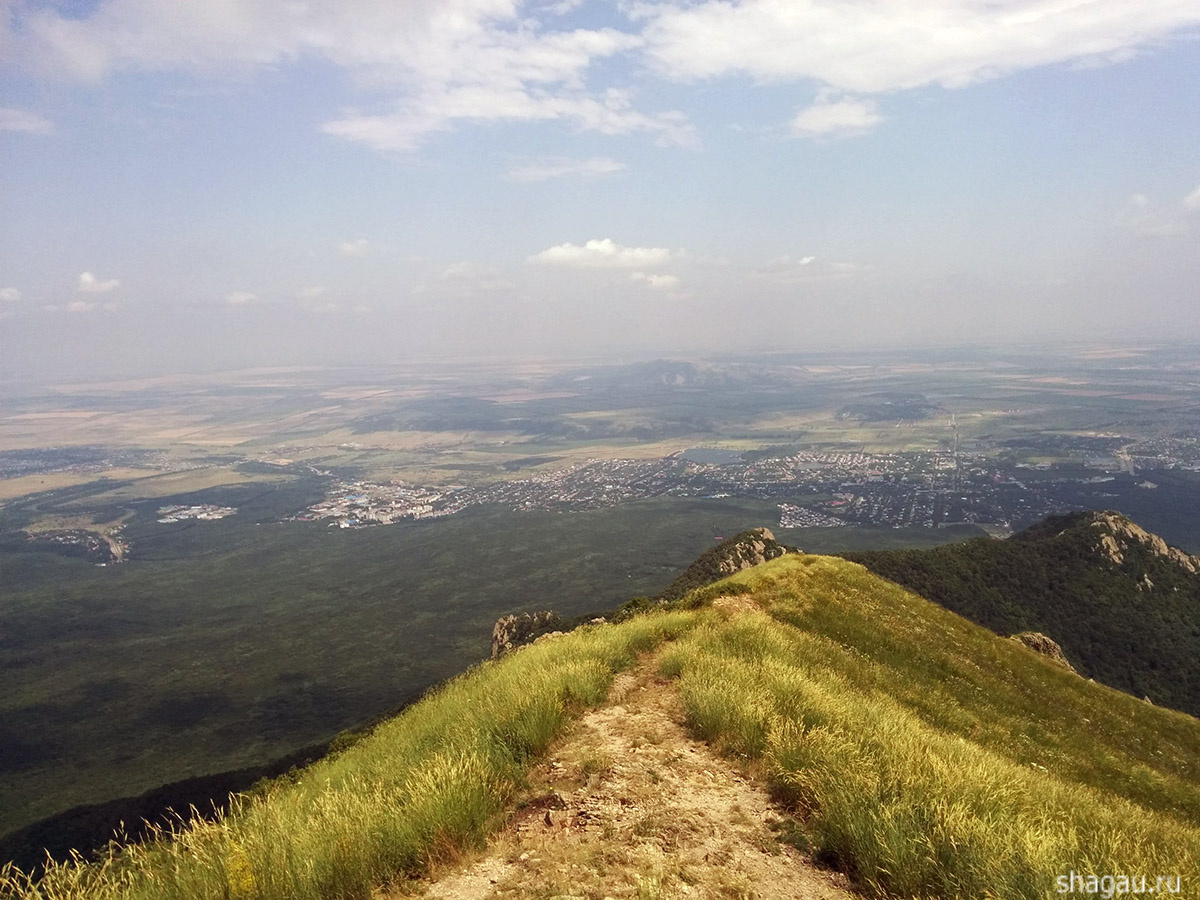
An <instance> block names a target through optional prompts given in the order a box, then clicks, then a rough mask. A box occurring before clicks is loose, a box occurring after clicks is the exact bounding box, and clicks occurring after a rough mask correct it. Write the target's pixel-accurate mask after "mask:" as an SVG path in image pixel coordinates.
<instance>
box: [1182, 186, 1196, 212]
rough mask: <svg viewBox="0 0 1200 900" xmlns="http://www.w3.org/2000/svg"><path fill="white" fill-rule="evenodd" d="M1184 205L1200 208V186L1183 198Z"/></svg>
mask: <svg viewBox="0 0 1200 900" xmlns="http://www.w3.org/2000/svg"><path fill="white" fill-rule="evenodd" d="M1183 205H1184V206H1186V207H1187V208H1188V209H1200V187H1197V188H1196V189H1195V190H1194V191H1192V192H1191V193H1190V194H1188V195H1187V196H1186V197H1184V198H1183Z"/></svg>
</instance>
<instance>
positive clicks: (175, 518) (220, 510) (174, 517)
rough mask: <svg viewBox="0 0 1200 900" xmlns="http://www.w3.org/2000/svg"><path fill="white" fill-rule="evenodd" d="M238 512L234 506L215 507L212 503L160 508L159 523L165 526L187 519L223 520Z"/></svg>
mask: <svg viewBox="0 0 1200 900" xmlns="http://www.w3.org/2000/svg"><path fill="white" fill-rule="evenodd" d="M236 512H237V508H236V507H233V506H214V505H213V504H211V503H197V504H196V505H194V506H160V507H159V508H158V517H159V518H158V521H159V522H162V523H164V524H168V523H170V522H182V521H184V520H185V519H201V520H209V519H223V518H225V517H226V516H232V515H233V514H234V513H236Z"/></svg>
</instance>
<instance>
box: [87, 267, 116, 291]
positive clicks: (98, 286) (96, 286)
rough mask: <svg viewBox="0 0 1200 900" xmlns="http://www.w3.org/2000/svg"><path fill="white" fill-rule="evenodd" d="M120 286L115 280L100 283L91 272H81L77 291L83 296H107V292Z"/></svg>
mask: <svg viewBox="0 0 1200 900" xmlns="http://www.w3.org/2000/svg"><path fill="white" fill-rule="evenodd" d="M120 286H121V282H119V281H117V279H115V278H110V279H108V280H107V281H101V280H100V279H98V278H97V277H96V276H95V275H93V274H92V273H91V272H83V273H82V274H80V276H79V288H78V290H79V291H81V292H82V293H84V294H107V293H108V292H109V291H115V290H116V289H117V288H119V287H120Z"/></svg>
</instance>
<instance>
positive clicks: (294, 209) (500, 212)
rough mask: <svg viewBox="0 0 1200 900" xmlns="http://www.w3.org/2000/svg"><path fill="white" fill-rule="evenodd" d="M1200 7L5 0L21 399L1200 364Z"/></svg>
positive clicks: (9, 376) (13, 366)
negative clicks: (1122, 357)
mask: <svg viewBox="0 0 1200 900" xmlns="http://www.w3.org/2000/svg"><path fill="white" fill-rule="evenodd" d="M1197 37H1200V10H1198V9H1197V7H1196V6H1195V4H1191V3H1186V2H1176V0H1157V2H1150V3H1144V4H1137V5H1132V6H1131V5H1130V4H1127V3H1122V2H1118V0H1101V2H1096V3H1090V4H1086V5H1082V6H1080V5H1069V6H1065V7H1064V6H1062V5H1060V4H1055V3H1052V2H1050V0H1014V2H1008V3H1004V4H980V3H976V2H971V0H944V2H938V3H923V4H907V5H904V6H896V5H889V4H853V5H847V4H839V3H832V2H822V0H813V2H806V3H796V4H779V3H772V2H766V0H743V2H732V0H707V2H700V3H650V2H621V3H616V4H608V3H598V2H580V0H560V2H536V3H534V2H517V0H452V2H443V3H436V4H435V3H426V2H408V3H403V4H394V5H386V6H382V7H381V6H379V5H377V4H373V3H367V2H351V3H339V4H328V3H312V4H302V5H297V4H289V3H286V2H284V0H256V2H247V3H243V4H239V5H236V6H228V5H214V4H207V3H203V2H180V3H174V4H169V5H158V4H145V3H141V2H137V0H61V2H41V0H37V2H35V0H0V155H2V159H3V165H2V166H0V192H2V195H3V198H4V199H3V207H4V215H3V220H2V221H3V223H4V224H3V226H0V379H3V380H5V381H9V382H13V381H21V382H24V381H32V382H39V381H45V380H47V379H54V378H68V379H81V378H88V377H95V378H111V377H122V376H131V375H139V374H150V373H159V372H167V371H174V372H187V371H212V370H219V369H230V368H240V367H245V366H254V365H305V364H312V365H343V364H357V363H366V364H376V363H381V362H389V361H397V360H399V361H404V360H414V361H415V360H423V359H436V358H446V357H472V356H476V355H482V356H489V357H490V356H497V357H530V356H535V357H541V356H552V357H557V358H567V359H571V358H588V357H597V356H629V357H634V358H648V357H653V356H664V355H686V354H712V353H715V352H732V353H746V352H755V351H759V352H767V351H782V350H798V351H812V350H819V349H822V348H837V349H850V348H854V347H861V348H880V349H886V348H897V347H906V346H907V347H916V346H924V345H928V346H950V345H958V344H965V343H982V344H995V343H1005V344H1009V343H1023V342H1029V341H1047V340H1075V341H1078V340H1082V341H1106V342H1113V341H1124V342H1152V343H1157V342H1164V341H1172V342H1175V341H1189V340H1200V311H1198V310H1197V304H1196V289H1197V286H1198V285H1200V146H1198V145H1197V143H1196V140H1195V136H1196V135H1197V134H1200V106H1198V105H1197V104H1196V103H1195V90H1194V85H1195V84H1196V83H1197V76H1200V56H1198V54H1197V41H1196V39H1197Z"/></svg>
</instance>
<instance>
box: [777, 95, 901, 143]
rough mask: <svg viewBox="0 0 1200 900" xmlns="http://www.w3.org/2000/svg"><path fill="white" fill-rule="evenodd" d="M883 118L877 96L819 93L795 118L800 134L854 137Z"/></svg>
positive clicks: (795, 130) (794, 129)
mask: <svg viewBox="0 0 1200 900" xmlns="http://www.w3.org/2000/svg"><path fill="white" fill-rule="evenodd" d="M882 121H883V116H881V115H880V114H879V113H878V112H877V111H876V109H875V101H874V100H855V99H845V98H844V99H840V100H835V99H832V98H830V97H827V96H826V97H818V98H817V101H816V102H815V103H813V104H812V105H811V106H809V107H807V108H806V109H803V110H801V111H800V112H799V113H798V114H797V115H796V118H794V119H792V134H794V135H796V136H797V137H851V136H853V135H858V134H865V133H866V132H868V131H870V130H871V129H872V128H873V127H875V126H876V125H878V124H879V123H880V122H882Z"/></svg>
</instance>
